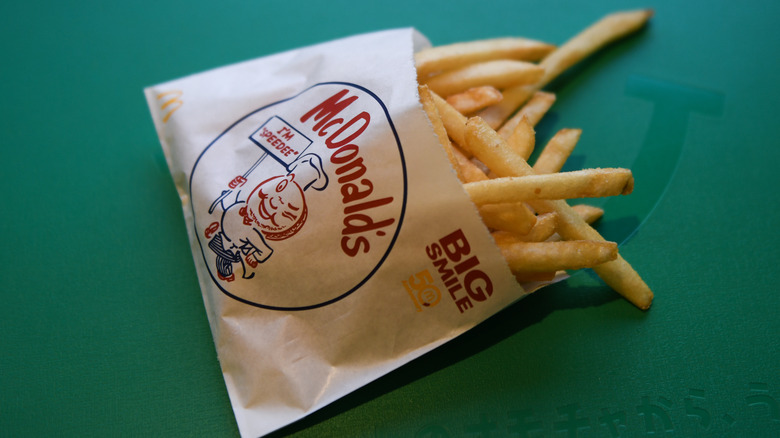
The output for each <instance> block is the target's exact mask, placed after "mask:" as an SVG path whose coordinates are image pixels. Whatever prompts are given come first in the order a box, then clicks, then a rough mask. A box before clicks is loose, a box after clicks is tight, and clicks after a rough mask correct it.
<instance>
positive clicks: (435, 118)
mask: <svg viewBox="0 0 780 438" xmlns="http://www.w3.org/2000/svg"><path fill="white" fill-rule="evenodd" d="M418 92H419V94H420V103H422V107H423V110H424V111H425V113H426V114H427V115H428V120H430V122H431V124H432V125H433V132H434V133H435V134H436V137H437V138H438V139H439V143H441V145H442V148H444V152H445V153H446V154H447V158H448V159H449V160H450V164H451V165H452V168H453V169H454V170H455V173H456V174H457V176H458V179H459V180H461V181H464V178H463V172H462V171H461V168H460V165H459V164H458V160H457V158H456V157H455V152H454V151H453V148H452V143H450V138H449V136H448V135H447V130H446V129H445V128H444V125H443V124H442V121H441V117H439V111H438V110H437V109H436V104H435V103H434V102H433V96H431V92H430V91H429V90H428V87H426V86H425V85H421V86H419V87H418Z"/></svg>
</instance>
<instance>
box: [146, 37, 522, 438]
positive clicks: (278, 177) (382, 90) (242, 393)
mask: <svg viewBox="0 0 780 438" xmlns="http://www.w3.org/2000/svg"><path fill="white" fill-rule="evenodd" d="M427 45H428V42H427V41H426V39H425V38H424V37H423V36H421V35H420V34H419V33H417V32H416V31H414V30H413V29H401V30H391V31H384V32H378V33H371V34H366V35H361V36H356V37H351V38H346V39H342V40H339V41H334V42H329V43H325V44H320V45H316V46H312V47H306V48H302V49H299V50H292V51H289V52H284V53H279V54H275V55H271V56H267V57H264V58H260V59H256V60H252V61H248V62H243V63H239V64H236V65H231V66H227V67H222V68H218V69H215V70H212V71H208V72H204V73H200V74H195V75H192V76H188V77H185V78H182V79H178V80H173V81H170V82H166V83H163V84H160V85H156V86H152V87H149V88H147V89H146V90H145V94H146V98H147V101H148V104H149V108H150V110H151V113H152V116H153V119H154V124H155V127H156V129H157V133H158V135H159V138H160V141H161V143H162V147H163V149H164V151H165V156H166V158H167V161H168V165H169V167H170V171H171V174H172V176H173V179H174V181H175V184H176V188H177V190H178V193H179V195H180V198H181V202H182V208H183V212H184V216H185V219H186V223H187V230H188V232H189V238H190V243H191V250H192V255H193V258H194V261H195V264H196V267H197V273H198V278H199V283H200V287H201V291H202V294H203V300H204V304H205V308H206V311H207V313H208V319H209V322H210V325H211V330H212V334H213V338H214V342H215V345H216V348H217V352H218V356H219V361H220V364H221V367H222V370H223V373H224V378H225V382H226V385H227V388H228V392H229V395H230V399H231V403H232V406H233V409H234V412H235V416H236V419H237V422H238V427H239V429H240V432H241V434H242V436H247V437H249V436H260V435H264V434H266V433H269V432H271V431H273V430H276V429H278V428H280V427H282V426H284V425H286V424H289V423H291V422H293V421H295V420H297V419H299V418H301V417H303V416H305V415H307V414H308V413H311V412H312V411H315V410H317V409H319V408H321V407H323V406H325V405H327V404H328V403H331V402H333V401H334V400H336V399H338V398H340V397H342V396H344V395H345V394H347V393H349V392H351V391H353V390H355V389H357V388H359V387H361V386H362V385H365V384H367V383H368V382H370V381H372V380H374V379H376V378H378V377H380V376H382V375H383V374H385V373H387V372H389V371H391V370H393V369H395V368H397V367H399V366H400V365H402V364H404V363H406V362H409V361H410V360H412V359H414V358H416V357H418V356H420V355H422V354H424V353H426V352H427V351H430V350H431V349H434V348H436V347H437V346H440V345H442V344H443V343H445V342H447V341H448V340H450V339H452V338H453V337H455V336H458V335H459V334H461V333H463V332H465V331H466V330H468V329H470V328H471V327H473V326H474V325H476V324H478V323H479V322H481V321H483V320H484V319H486V318H487V317H489V316H490V315H492V314H494V313H496V312H497V311H499V310H500V309H502V308H504V307H505V306H507V305H509V304H510V303H512V302H514V301H516V300H518V299H520V298H521V297H523V296H524V295H525V294H527V293H528V292H530V289H529V288H524V287H522V286H521V285H519V284H518V283H517V282H516V281H515V278H514V277H513V275H512V274H511V272H510V270H509V268H508V267H507V264H506V262H505V261H504V259H503V258H502V256H501V254H500V252H499V250H498V249H497V247H496V246H495V244H494V242H493V240H492V239H491V237H490V235H489V233H488V231H487V229H486V227H485V226H484V225H483V223H482V221H481V220H480V217H479V214H478V212H477V210H476V208H475V207H474V205H473V204H472V203H471V202H470V200H469V197H468V195H467V194H466V192H465V191H464V189H463V187H462V185H461V184H460V182H459V181H458V180H457V178H456V176H455V173H454V171H453V170H452V168H451V166H450V163H449V161H448V159H447V157H446V156H445V154H444V152H443V150H442V148H441V146H440V144H439V143H438V141H437V139H436V137H435V134H434V131H433V129H432V126H431V123H430V121H429V120H428V119H427V117H426V115H425V113H424V112H423V110H422V107H421V105H420V103H419V97H418V91H417V90H418V89H417V87H418V84H417V80H416V72H415V67H414V61H413V53H414V52H415V50H417V49H419V48H421V47H425V46H427Z"/></svg>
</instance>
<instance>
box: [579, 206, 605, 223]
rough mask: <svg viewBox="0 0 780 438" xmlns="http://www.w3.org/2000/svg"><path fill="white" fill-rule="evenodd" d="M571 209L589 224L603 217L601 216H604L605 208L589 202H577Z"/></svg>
mask: <svg viewBox="0 0 780 438" xmlns="http://www.w3.org/2000/svg"><path fill="white" fill-rule="evenodd" d="M571 209H572V210H574V211H575V212H576V213H577V214H578V215H580V217H581V218H582V220H584V221H585V222H587V223H588V224H592V223H593V222H596V221H597V220H599V219H601V216H604V209H603V208H599V207H594V206H592V205H587V204H576V205H572V206H571Z"/></svg>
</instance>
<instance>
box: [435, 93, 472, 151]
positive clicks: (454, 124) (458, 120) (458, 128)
mask: <svg viewBox="0 0 780 438" xmlns="http://www.w3.org/2000/svg"><path fill="white" fill-rule="evenodd" d="M431 94H432V95H433V101H434V103H436V109H438V110H439V116H441V121H442V123H443V124H444V128H445V129H446V130H447V134H448V135H449V136H450V138H451V139H452V140H453V141H454V142H455V143H457V144H459V145H462V144H463V143H464V142H465V137H464V136H463V133H464V132H465V129H466V120H467V119H466V116H464V115H463V114H461V113H459V112H458V110H456V109H455V108H453V107H452V105H450V104H449V103H447V101H446V100H444V99H442V97H441V96H439V95H438V94H436V93H431ZM463 152H464V153H465V155H466V157H468V158H471V154H470V153H468V152H467V151H465V150H464V151H463Z"/></svg>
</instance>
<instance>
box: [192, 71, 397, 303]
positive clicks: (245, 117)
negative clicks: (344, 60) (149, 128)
mask: <svg viewBox="0 0 780 438" xmlns="http://www.w3.org/2000/svg"><path fill="white" fill-rule="evenodd" d="M323 85H342V86H347V87H353V88H357V89H358V90H361V91H363V92H364V93H366V94H368V95H369V96H371V97H373V98H374V100H376V101H377V103H379V106H380V107H381V108H382V111H384V113H385V118H386V119H387V122H388V124H389V125H390V129H391V130H392V132H393V137H395V143H396V145H397V147H398V154H399V156H400V158H401V172H402V175H403V198H402V202H401V213H400V215H399V217H398V226H397V227H396V229H395V233H394V234H393V237H392V239H391V240H390V244H389V245H388V247H387V250H386V251H385V253H384V254H383V255H382V257H381V258H380V259H379V262H378V263H377V264H376V266H375V267H374V269H372V270H371V271H370V272H369V273H368V275H366V277H365V278H363V279H362V280H361V281H360V282H358V284H357V285H355V286H354V287H352V289H349V290H348V291H347V292H345V293H343V294H341V295H339V296H337V297H335V298H331V299H329V300H327V301H324V302H322V303H318V304H312V305H308V306H301V307H281V306H271V305H267V304H260V303H256V302H254V301H250V300H247V299H245V298H241V297H239V296H236V295H234V294H232V293H230V292H228V291H227V290H225V289H224V288H223V287H222V285H220V284H219V282H218V281H217V280H216V279H215V278H214V274H212V272H211V269H210V268H209V267H208V260H207V258H206V254H204V249H203V243H202V242H201V240H200V235H199V234H198V227H197V225H196V219H197V215H196V213H195V204H194V203H193V202H190V208H191V209H192V225H193V227H194V228H195V238H196V239H198V245H199V246H200V251H201V256H202V257H203V261H204V262H205V263H204V265H205V266H206V270H207V271H208V273H209V276H210V277H211V281H212V282H213V283H214V284H215V285H217V287H218V288H219V289H220V290H221V291H222V293H224V294H225V295H227V296H229V297H230V298H233V299H234V300H236V301H240V302H242V303H244V304H248V305H250V306H254V307H259V308H262V309H268V310H279V311H300V310H311V309H317V308H320V307H324V306H327V305H330V304H333V303H335V302H337V301H340V300H342V299H344V298H346V297H347V296H349V295H351V294H352V293H353V292H355V291H356V290H358V289H360V288H361V287H362V286H363V285H364V284H365V283H366V282H367V281H368V280H369V279H370V278H371V277H373V276H374V274H376V272H377V271H378V270H379V268H380V267H381V266H382V264H384V262H385V260H387V257H388V256H389V255H390V251H392V249H393V246H395V242H396V240H397V239H398V234H399V233H400V232H401V226H402V225H403V221H404V217H405V214H406V200H407V195H408V181H407V171H406V159H405V157H404V151H403V147H402V146H401V139H400V138H399V137H398V131H396V128H395V124H393V120H392V119H391V118H390V112H389V111H388V110H387V107H386V106H385V104H384V102H382V100H381V99H380V98H379V96H377V95H376V94H375V93H374V92H372V91H371V90H369V89H367V88H366V87H363V86H361V85H358V84H354V83H351V82H338V81H333V82H318V83H316V84H314V85H311V86H309V87H307V88H306V89H304V90H302V91H300V92H299V93H297V94H295V95H293V96H291V97H288V98H286V99H282V100H278V101H276V102H273V103H270V104H268V105H265V106H263V107H260V108H258V109H256V110H254V111H252V112H250V113H249V114H247V115H245V116H243V117H241V118H240V119H238V120H236V121H235V122H234V123H233V124H231V125H230V126H228V127H227V129H225V130H224V131H222V133H221V134H219V135H218V136H217V137H216V138H215V139H214V140H212V142H211V143H209V145H208V146H206V147H205V148H204V149H203V152H201V153H200V155H198V158H197V159H196V160H195V164H193V165H192V172H190V181H189V189H190V199H192V178H193V176H194V175H195V169H196V168H197V167H198V163H200V159H201V158H202V157H203V155H205V153H206V151H208V150H209V148H211V146H213V145H214V143H216V142H217V141H219V139H220V138H222V136H223V135H225V134H226V133H227V132H228V131H230V130H231V129H233V128H234V127H235V126H236V125H238V124H239V123H241V122H243V121H244V120H246V119H247V118H249V117H251V116H252V115H254V114H256V113H258V112H260V111H263V110H265V109H267V108H270V107H272V106H275V105H279V104H281V103H284V102H287V101H289V100H292V99H295V98H297V97H298V96H300V95H302V94H303V93H306V92H307V91H309V90H311V89H313V88H315V87H319V86H323Z"/></svg>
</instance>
